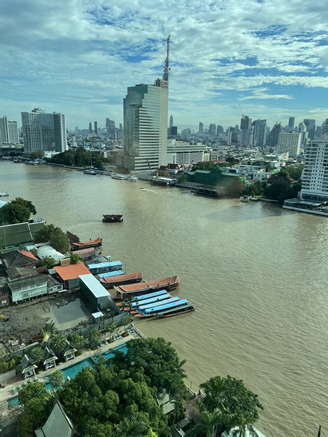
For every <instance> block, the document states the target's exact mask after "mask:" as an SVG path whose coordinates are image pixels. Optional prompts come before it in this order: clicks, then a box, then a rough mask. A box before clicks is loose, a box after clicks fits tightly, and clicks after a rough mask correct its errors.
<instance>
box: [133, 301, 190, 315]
mask: <svg viewBox="0 0 328 437" xmlns="http://www.w3.org/2000/svg"><path fill="white" fill-rule="evenodd" d="M189 304H190V302H189V301H188V300H187V299H179V300H178V301H175V302H172V303H167V304H165V305H159V306H154V307H152V308H147V309H145V310H144V311H142V312H141V313H139V314H136V317H155V316H157V315H158V313H159V312H161V311H166V310H170V309H172V310H173V309H174V308H175V309H177V308H180V307H184V306H186V305H189Z"/></svg>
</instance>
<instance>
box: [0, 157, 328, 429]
mask: <svg viewBox="0 0 328 437" xmlns="http://www.w3.org/2000/svg"><path fill="white" fill-rule="evenodd" d="M140 188H144V189H142V190H141V189H140ZM1 190H2V191H8V192H9V194H10V197H9V200H12V199H13V198H14V197H18V196H20V197H23V198H25V199H28V200H31V201H32V202H33V204H34V205H35V206H36V209H37V212H38V215H40V216H43V217H45V218H46V221H47V223H48V224H49V223H53V224H55V225H57V226H60V227H61V228H62V229H63V230H65V231H66V230H69V231H71V232H73V233H75V234H77V235H78V236H79V237H80V238H81V239H82V240H83V239H89V238H97V237H102V238H103V254H104V255H111V257H112V260H121V261H122V262H123V263H124V264H126V266H127V271H128V272H133V271H139V270H141V271H143V273H144V278H146V279H156V278H160V277H164V276H171V275H174V274H178V276H179V277H180V280H181V287H180V288H179V289H177V290H176V291H175V292H174V295H178V296H180V297H181V298H188V299H189V300H190V301H191V302H192V303H194V305H195V307H196V311H195V312H193V313H190V314H186V315H182V316H179V317H173V318H169V319H166V320H153V321H152V320H148V321H137V322H136V326H138V327H139V328H140V329H141V331H142V332H144V333H145V334H146V335H147V336H154V337H157V336H161V337H164V338H165V339H166V340H168V341H171V342H172V345H173V346H174V347H175V349H176V350H177V352H178V354H179V356H180V358H181V359H186V360H187V363H186V365H185V368H186V373H187V375H188V378H187V380H186V383H187V384H188V385H189V386H191V387H192V388H193V389H194V390H195V389H197V387H198V385H199V384H200V383H201V382H203V381H206V380H207V379H208V378H210V377H212V376H215V375H220V376H226V375H231V376H234V377H236V378H238V379H243V381H244V383H245V385H246V386H247V387H248V388H249V389H251V390H252V391H254V392H255V393H257V394H258V395H259V399H260V401H261V402H262V404H263V405H264V407H265V410H264V411H263V412H260V421H259V422H258V423H257V427H258V428H259V429H260V430H261V431H262V432H264V434H265V435H266V437H270V436H274V437H276V436H288V437H289V436H297V437H300V436H304V437H310V436H316V435H317V430H318V425H319V424H321V425H322V426H323V432H326V433H327V432H328V419H327V416H328V415H327V405H328V403H327V396H328V393H327V362H328V350H327V332H328V297H327V290H328V278H327V259H328V245H327V240H328V220H327V219H326V218H325V217H319V216H314V215H310V214H302V213H297V212H291V211H286V210H283V209H281V208H279V207H278V206H277V205H273V204H269V203H264V202H250V203H242V202H240V201H239V200H222V199H214V198H207V197H201V196H196V195H193V194H191V193H190V192H189V190H183V189H179V188H167V187H164V188H163V187H157V186H151V185H149V183H148V182H145V181H138V182H136V183H133V182H128V181H120V180H113V179H111V178H110V177H108V176H100V175H97V176H88V175H84V174H83V173H81V172H78V171H74V170H67V169H63V168H58V167H50V166H28V165H24V164H14V163H11V162H5V161H0V191H1ZM7 199H8V198H7ZM7 199H6V200H7ZM103 214H123V218H124V222H123V223H114V224H108V223H102V221H101V218H102V215H103Z"/></svg>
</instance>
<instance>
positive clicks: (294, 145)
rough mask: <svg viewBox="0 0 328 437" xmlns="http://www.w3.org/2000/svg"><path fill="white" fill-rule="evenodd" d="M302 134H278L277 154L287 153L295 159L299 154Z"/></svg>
mask: <svg viewBox="0 0 328 437" xmlns="http://www.w3.org/2000/svg"><path fill="white" fill-rule="evenodd" d="M301 141H302V134H300V133H293V132H280V134H279V138H278V147H277V153H285V152H289V156H291V157H292V158H297V157H298V156H299V154H300V147H301Z"/></svg>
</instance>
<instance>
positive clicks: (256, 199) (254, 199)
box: [250, 197, 261, 202]
mask: <svg viewBox="0 0 328 437" xmlns="http://www.w3.org/2000/svg"><path fill="white" fill-rule="evenodd" d="M250 200H252V201H253V202H258V201H259V200H261V199H260V198H259V197H251V198H250Z"/></svg>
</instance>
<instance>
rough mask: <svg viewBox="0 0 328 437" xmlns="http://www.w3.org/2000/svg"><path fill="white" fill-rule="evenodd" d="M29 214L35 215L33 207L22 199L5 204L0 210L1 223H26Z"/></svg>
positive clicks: (17, 198) (18, 198)
mask: <svg viewBox="0 0 328 437" xmlns="http://www.w3.org/2000/svg"><path fill="white" fill-rule="evenodd" d="M31 214H36V209H35V206H34V205H33V204H32V202H30V201H29V200H24V199H23V198H22V197H16V199H14V200H12V201H11V202H9V203H7V204H6V205H4V206H3V207H2V208H1V219H2V223H9V224H16V223H23V222H27V221H29V219H30V216H31Z"/></svg>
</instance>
